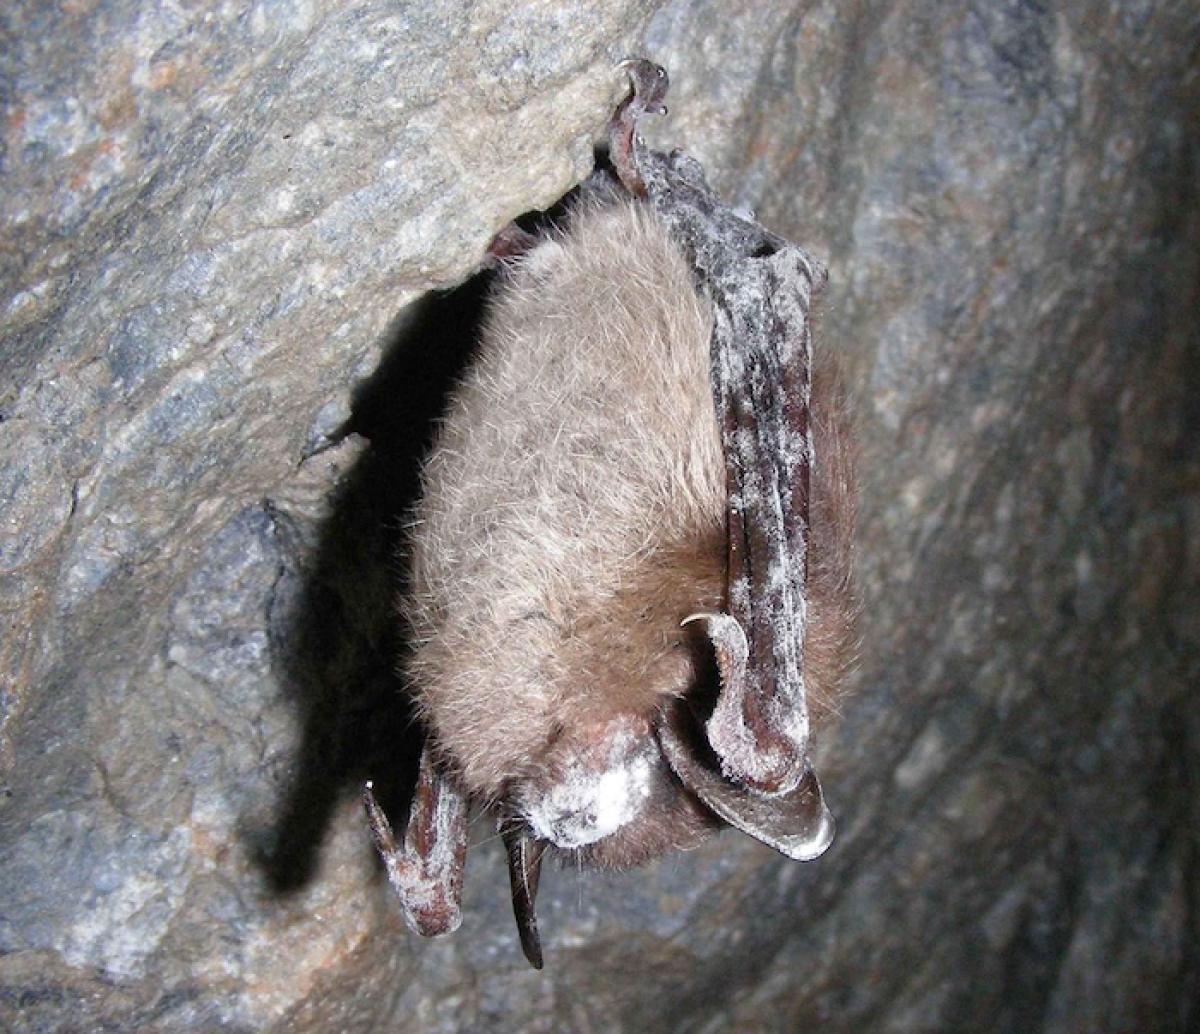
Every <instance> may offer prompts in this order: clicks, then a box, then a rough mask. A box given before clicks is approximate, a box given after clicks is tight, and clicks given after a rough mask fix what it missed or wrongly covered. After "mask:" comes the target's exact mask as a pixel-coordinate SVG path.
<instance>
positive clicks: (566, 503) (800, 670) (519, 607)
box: [364, 60, 855, 968]
mask: <svg viewBox="0 0 1200 1034" xmlns="http://www.w3.org/2000/svg"><path fill="white" fill-rule="evenodd" d="M625 66H626V68H627V70H628V72H629V74H630V78H631V80H632V83H633V92H632V94H631V96H630V97H629V98H628V99H627V100H626V101H625V102H624V103H623V104H622V106H621V107H620V108H619V109H618V112H617V115H616V116H614V119H613V122H612V125H611V127H610V133H611V158H612V163H613V166H614V169H615V173H598V174H596V175H594V176H593V177H592V179H591V180H589V181H588V183H587V184H585V185H584V188H583V189H582V190H581V192H580V194H579V197H578V199H577V200H576V201H575V202H574V204H573V205H572V206H571V207H570V209H569V212H568V215H567V216H566V218H565V220H564V221H563V222H562V223H561V224H560V225H558V226H556V227H555V228H554V229H552V230H551V231H550V232H548V233H545V234H544V235H542V236H540V237H538V238H534V237H531V236H529V235H527V234H525V233H524V232H523V231H520V230H518V229H516V228H515V227H513V228H510V230H508V231H506V232H505V233H503V234H501V236H500V237H499V238H497V241H496V243H495V245H494V246H493V250H492V254H493V256H494V257H495V261H496V262H497V264H498V265H499V266H500V267H501V268H500V275H499V282H498V285H497V287H496V289H495V292H494V295H493V297H492V299H491V306H490V311H489V314H488V317H487V320H486V325H485V327H484V329H483V333H482V337H481V342H480V347H479V353H478V358H477V360H476V361H475V363H474V365H473V367H472V369H471V370H470V372H469V373H468V374H467V376H466V378H465V379H464V381H463V383H462V384H461V386H460V388H459V389H458V391H457V394H456V395H455V397H454V398H453V400H452V402H451V404H450V407H449V410H448V412H447V414H446V417H445V421H444V424H443V425H442V427H441V430H440V435H439V437H438V440H437V443H436V446H435V448H434V451H433V453H432V455H431V457H430V459H429V461H428V464H427V466H426V468H425V471H424V476H423V488H424V495H423V499H422V501H421V503H420V504H419V507H418V510H417V512H416V515H415V521H414V530H413V532H412V536H411V542H410V551H411V565H412V568H411V572H412V573H411V590H410V592H409V593H408V596H407V599H406V600H405V603H404V612H405V614H404V616H405V619H406V620H407V621H408V622H409V624H410V627H411V630H412V639H413V643H414V648H413V656H412V659H411V663H410V664H409V666H408V671H407V675H408V677H409V680H410V682H411V685H412V688H413V692H414V695H415V699H416V701H417V704H418V708H419V713H420V717H421V720H422V722H423V724H424V726H425V729H426V733H427V742H426V747H425V750H424V753H423V756H422V759H421V767H420V775H419V781H418V786H417V790H416V794H415V796H414V800H413V805H412V810H411V813H410V815H409V818H408V823H407V826H406V829H405V835H404V839H403V841H402V842H401V843H400V844H397V843H396V841H395V838H394V836H393V834H392V830H391V827H390V825H389V823H388V820H387V818H386V817H385V816H384V814H383V812H382V810H381V809H380V808H379V806H378V804H377V803H376V801H375V799H374V796H373V794H372V792H371V788H370V786H369V785H368V787H367V790H366V792H365V794H364V800H365V804H366V807H367V812H368V815H369V818H370V822H371V827H372V831H373V833H374V836H375V840H376V844H377V846H378V847H379V849H380V852H381V854H382V856H383V859H384V862H385V864H386V867H387V870H388V874H389V878H390V879H391V881H392V883H393V885H394V886H395V887H396V889H397V891H398V892H399V895H400V898H401V903H402V905H403V910H404V914H405V917H406V919H407V920H408V922H409V924H410V926H412V927H413V928H414V929H416V930H417V931H418V932H420V933H423V934H436V933H442V932H446V931H448V930H452V929H454V928H455V927H457V925H458V923H459V921H460V916H461V913H460V908H459V898H460V895H461V886H462V867H463V860H464V856H465V851H466V823H467V816H468V810H469V807H470V806H471V805H476V806H480V807H484V808H490V809H492V810H493V812H494V815H495V818H496V822H497V825H498V827H499V829H500V831H501V832H502V833H503V834H504V837H505V840H506V842H507V845H508V850H509V861H510V872H511V876H512V891H513V900H514V906H515V908H516V913H517V920H518V928H519V931H520V934H521V941H522V946H523V948H524V950H525V954H526V956H527V957H528V958H529V960H530V962H531V963H533V964H534V965H535V966H537V967H539V968H540V966H541V947H540V943H539V940H538V933H537V926H536V919H535V916H534V910H533V905H534V897H535V895H536V890H537V879H538V873H539V871H540V865H541V862H542V859H543V855H544V854H545V852H547V851H549V852H551V853H553V854H556V855H559V856H561V857H563V858H566V859H569V860H570V861H571V862H572V863H573V864H574V863H577V864H579V865H580V866H582V867H594V868H614V869H615V868H625V867H628V866H632V865H637V864H639V863H642V862H645V861H647V860H648V859H651V858H654V857H656V856H658V855H661V854H663V853H664V852H667V851H670V850H673V849H678V848H686V847H689V846H692V845H694V844H696V843H698V842H699V841H700V840H701V839H702V838H704V837H706V836H709V835H710V834H711V833H712V832H714V831H715V830H716V829H718V828H720V827H721V826H722V825H725V824H726V823H728V824H732V825H734V826H736V827H738V828H739V829H741V830H743V831H745V832H747V833H749V834H750V835H752V836H755V837H757V838H758V839H760V840H762V841H764V842H766V843H768V844H770V845H771V846H773V847H775V848H777V849H779V850H780V851H782V852H783V853H785V854H787V855H788V856H790V857H792V858H797V859H804V860H807V859H810V858H815V857H816V856H817V855H819V854H821V853H822V852H823V851H824V850H825V848H826V847H827V846H828V844H829V842H830V840H831V839H832V835H833V822H832V819H831V817H830V815H829V811H828V809H827V808H826V806H825V803H824V798H823V796H822V793H821V788H820V784H819V782H818V781H817V779H816V776H815V773H814V772H813V771H812V768H811V765H810V763H809V758H808V740H809V733H810V724H813V723H815V724H816V725H818V726H819V725H820V723H821V722H822V721H823V720H824V719H825V718H826V717H827V716H828V715H829V714H830V713H831V711H832V710H833V709H834V706H835V701H836V698H837V696H838V693H839V691H840V689H841V687H842V685H843V681H844V675H845V673H846V668H847V665H848V663H849V660H850V656H851V653H852V651H853V645H854V631H853V628H854V613H855V604H854V598H853V592H852V589H851V558H852V532H853V516H854V514H853V511H854V493H853V469H852V468H853V464H852V447H851V438H850V433H849V428H848V420H847V416H846V410H845V407H844V404H843V396H842V393H841V391H840V389H839V386H838V378H837V375H836V371H835V369H834V367H833V363H832V361H831V359H830V357H829V356H828V355H827V354H826V353H824V352H822V351H817V352H816V353H815V355H814V354H813V350H812V348H811V338H810V328H809V319H808V312H809V306H810V302H811V296H812V293H813V292H814V291H815V290H817V289H819V288H820V286H821V284H822V283H823V279H824V270H823V269H822V268H821V267H820V265H819V263H817V262H816V261H815V260H814V259H813V258H812V257H811V256H809V255H808V254H807V253H805V252H804V251H803V250H802V249H800V248H798V247H796V246H794V245H790V244H788V243H787V242H786V241H783V240H781V239H780V238H777V237H774V236H773V235H771V234H769V233H768V232H767V231H765V230H764V229H763V228H762V227H760V226H758V225H757V224H756V223H755V222H754V221H753V219H748V218H746V217H745V216H743V215H740V214H738V213H735V212H733V211H732V210H731V209H729V208H728V207H726V206H724V205H722V204H721V203H720V202H719V200H717V199H716V197H715V195H713V194H712V192H711V191H709V190H708V188H707V186H706V185H705V184H704V181H703V176H702V174H701V173H700V171H699V167H698V166H697V165H696V164H695V162H693V161H692V160H691V159H689V158H687V156H686V155H682V154H678V153H677V154H675V155H672V156H670V157H667V156H664V155H660V154H657V153H655V152H652V151H647V150H646V149H645V148H644V146H643V145H642V144H641V141H640V139H639V137H638V135H637V123H638V121H639V119H640V118H642V117H643V116H644V115H646V114H656V113H661V112H663V111H665V109H663V108H662V105H661V101H662V97H663V95H664V94H665V91H666V83H667V80H666V74H665V72H663V70H662V69H661V68H659V67H658V66H656V65H653V64H651V63H650V62H648V61H642V60H639V61H633V62H626V63H625Z"/></svg>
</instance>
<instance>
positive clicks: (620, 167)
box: [608, 57, 670, 197]
mask: <svg viewBox="0 0 1200 1034" xmlns="http://www.w3.org/2000/svg"><path fill="white" fill-rule="evenodd" d="M617 67H618V68H621V69H623V70H624V71H625V73H626V74H627V75H628V76H629V83H630V85H631V86H632V87H633V92H632V93H631V94H630V95H629V96H628V97H626V98H625V100H624V101H622V102H621V104H620V105H619V106H618V108H617V111H616V114H615V115H613V118H612V121H611V122H610V123H609V127H608V131H609V157H610V159H611V160H612V163H613V168H614V169H616V172H617V178H618V179H619V180H620V181H621V183H622V185H623V186H624V187H625V189H626V190H628V191H629V192H630V193H631V194H633V195H634V196H635V197H645V196H646V184H645V182H644V181H643V179H642V177H641V174H640V173H639V172H638V171H637V155H636V154H635V151H636V149H637V147H638V145H639V144H640V143H641V140H640V139H639V138H638V134H637V129H638V123H640V122H641V120H642V119H643V118H644V117H645V116H646V115H665V114H666V113H667V106H666V105H665V104H664V103H663V98H664V97H666V95H667V90H668V89H669V88H670V78H669V77H668V76H667V70H666V69H665V68H663V67H662V65H656V64H655V63H654V62H653V61H647V60H646V59H645V58H644V57H638V58H627V59H626V60H624V61H622V62H621V63H620V64H619V65H618V66H617Z"/></svg>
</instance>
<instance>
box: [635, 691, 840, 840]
mask: <svg viewBox="0 0 1200 1034" xmlns="http://www.w3.org/2000/svg"><path fill="white" fill-rule="evenodd" d="M658 739H659V743H660V744H661V745H662V749H663V754H664V756H665V757H666V759H667V763H668V764H669V765H670V766H671V769H672V771H674V773H675V774H676V775H677V776H678V777H679V780H680V782H682V783H683V785H684V786H685V787H687V789H688V790H690V791H691V792H692V793H694V794H695V795H696V796H697V797H699V798H700V800H701V801H703V802H704V804H705V805H707V806H708V807H709V808H710V809H712V811H713V812H715V813H716V814H717V815H718V816H720V817H721V818H722V819H724V820H725V821H726V822H728V823H729V824H730V825H731V826H733V827H735V828H736V829H740V830H741V831H742V832H743V833H748V834H749V835H750V836H752V837H754V838H755V839H756V840H760V841H762V843H764V844H766V845H768V846H769V847H773V848H775V850H776V851H779V852H780V853H782V854H784V855H787V857H788V858H792V859H794V860H796V861H798V862H809V861H812V860H813V859H814V858H819V857H820V856H821V855H823V854H824V853H825V851H826V850H827V849H828V847H829V845H830V844H831V843H833V834H834V829H835V825H834V821H833V815H832V814H830V811H829V808H828V807H827V806H826V804H825V796H824V794H823V793H822V792H821V783H820V781H819V780H818V779H817V774H816V773H815V772H814V771H813V770H812V769H811V768H809V769H807V771H806V772H805V775H804V777H803V778H802V779H801V780H800V783H799V785H798V786H796V787H795V789H793V790H790V791H788V792H787V793H783V794H776V795H767V794H763V793H757V792H755V791H753V790H748V789H746V788H744V787H742V786H739V785H737V784H736V783H734V782H733V781H731V780H729V779H726V778H725V777H723V776H722V775H721V774H720V773H719V771H718V770H717V769H716V768H714V767H713V766H712V765H711V764H706V763H705V760H704V758H705V757H706V756H707V757H710V758H713V757H714V756H713V754H712V750H711V749H710V748H708V747H707V745H705V744H702V743H701V742H699V736H698V735H697V733H696V729H695V723H694V722H692V721H690V718H689V715H688V713H687V709H686V707H685V706H676V707H675V708H673V709H672V710H671V711H670V712H669V713H668V714H667V715H666V716H665V717H664V719H663V721H662V722H660V723H659V727H658Z"/></svg>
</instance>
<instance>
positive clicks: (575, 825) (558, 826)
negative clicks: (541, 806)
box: [550, 808, 599, 847]
mask: <svg viewBox="0 0 1200 1034" xmlns="http://www.w3.org/2000/svg"><path fill="white" fill-rule="evenodd" d="M550 831H551V833H552V836H551V837H550V839H551V840H553V841H554V842H555V843H556V844H558V845H559V846H560V847H580V846H582V845H583V844H590V843H591V842H592V841H593V840H598V839H599V837H598V836H596V835H594V834H596V833H597V832H598V831H597V830H596V812H595V809H592V808H588V809H585V810H580V811H575V812H571V813H570V814H568V815H564V816H562V817H561V818H558V819H555V820H553V821H552V822H551V823H550ZM589 834H591V835H589Z"/></svg>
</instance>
